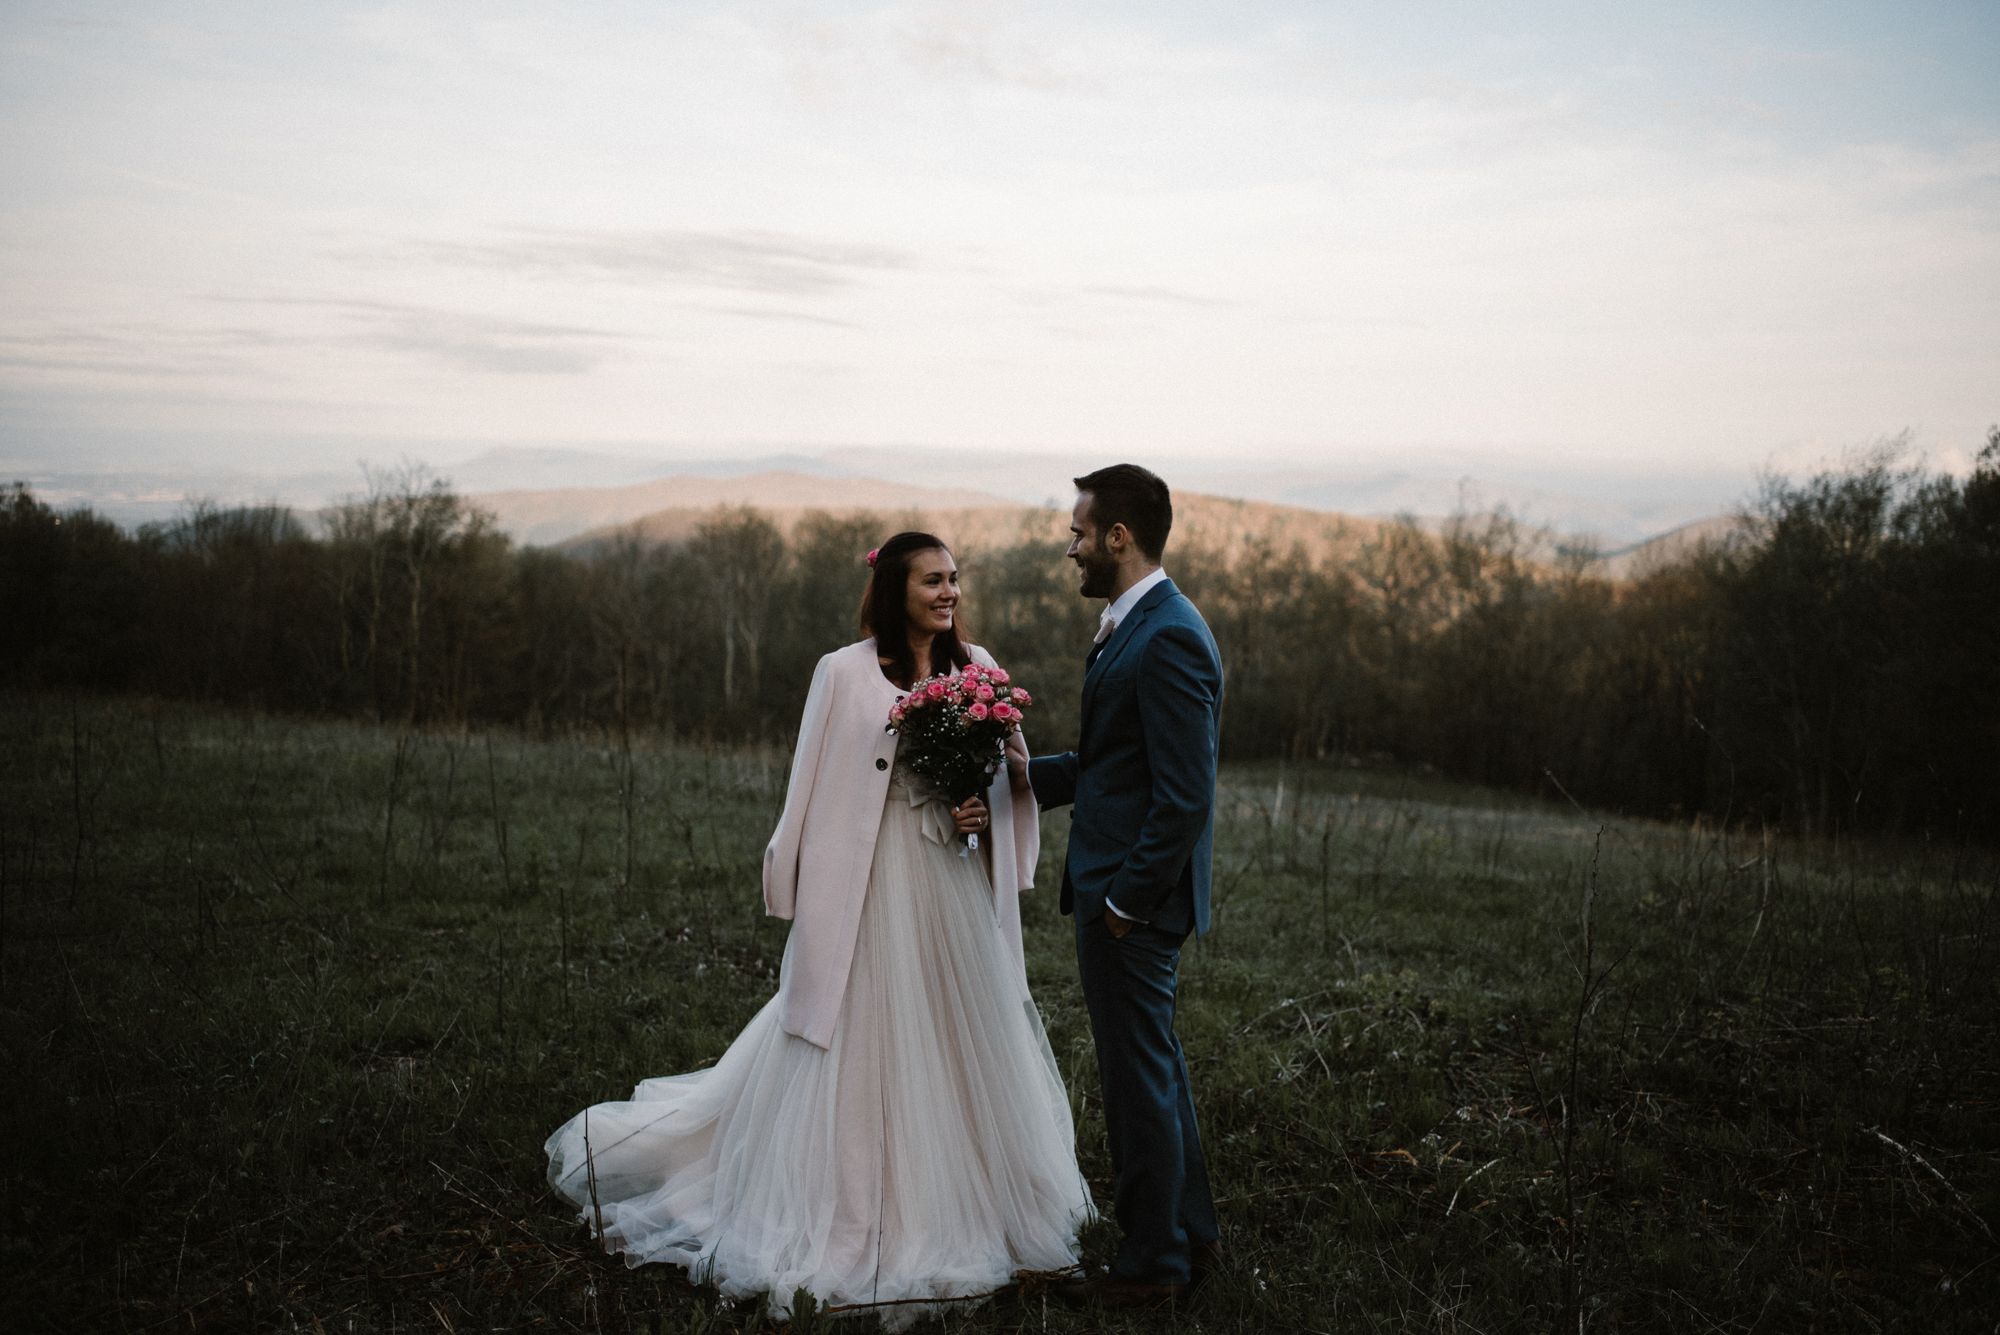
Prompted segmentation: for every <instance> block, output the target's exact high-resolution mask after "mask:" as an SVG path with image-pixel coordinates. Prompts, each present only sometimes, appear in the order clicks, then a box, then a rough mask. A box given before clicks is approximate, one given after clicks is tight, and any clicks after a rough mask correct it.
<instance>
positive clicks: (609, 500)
mask: <svg viewBox="0 0 2000 1335" xmlns="http://www.w3.org/2000/svg"><path fill="white" fill-rule="evenodd" d="M467 499H469V500H471V501H472V503H473V504H475V505H478V506H480V507H481V508H482V509H485V510H489V511H491V512H492V513H493V514H494V516H495V517H496V518H497V519H498V520H499V526H500V528H501V530H502V531H503V532H505V533H507V534H508V535H509V536H511V537H512V538H513V539H514V540H515V541H516V542H519V543H523V544H527V545H530V546H542V547H546V546H553V545H555V544H557V543H561V542H564V541H565V540H567V539H570V538H575V537H577V536H578V535H579V534H584V533H589V532H591V531H592V530H598V529H606V528H615V527H618V526H621V525H627V524H631V523H633V522H634V521H650V520H651V519H653V518H654V517H655V516H659V515H663V514H669V513H673V512H688V513H691V514H702V513H706V512H708V511H711V510H713V509H715V508H716V507H717V506H722V505H754V506H756V507H757V508H758V509H760V510H766V511H771V512H774V513H784V512H796V513H798V514H803V513H804V512H805V511H806V510H809V509H810V510H838V511H852V510H880V511H885V512H886V511H902V510H910V509H918V510H923V511H926V512H930V511H936V510H969V511H978V510H988V509H1001V510H1009V511H1012V510H1018V509H1020V503H1019V502H1018V501H1011V500H1009V499H1007V498H1006V497H1004V496H995V495H993V494H992V493H990V492H984V491H973V490H970V489H966V488H948V487H919V486H912V485H910V484H908V483H902V482H885V481H882V480H880V479H877V478H865V477H815V476H812V475H810V474H806V473H797V472H790V471H782V470H781V471H773V472H765V473H752V474H749V475H747V476H744V477H730V478H715V477H690V476H685V475H683V476H676V477H664V478H658V479H656V480H654V481H651V482H640V483H636V484H633V485H631V486H623V487H571V488H564V489H560V490H555V491H490V492H485V493H482V494H476V495H473V496H471V497H468V498H467ZM692 529H693V524H692V522H690V523H689V524H688V525H687V530H688V531H692ZM680 531H681V530H679V529H677V528H676V527H675V525H674V523H673V521H663V527H662V528H661V533H660V537H659V538H655V539H653V540H655V541H658V540H666V539H670V538H672V537H675V536H679V534H680ZM648 536H649V537H650V536H651V534H650V530H649V533H648Z"/></svg>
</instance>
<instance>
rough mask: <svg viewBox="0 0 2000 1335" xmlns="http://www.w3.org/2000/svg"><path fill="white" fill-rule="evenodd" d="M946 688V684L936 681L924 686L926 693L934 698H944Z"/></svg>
mask: <svg viewBox="0 0 2000 1335" xmlns="http://www.w3.org/2000/svg"><path fill="white" fill-rule="evenodd" d="M945 689H946V688H945V684H944V683H943V682H941V681H934V682H932V683H931V684H930V685H929V686H926V687H925V688H924V694H925V695H928V696H929V697H930V698H931V699H933V700H942V699H944V693H945Z"/></svg>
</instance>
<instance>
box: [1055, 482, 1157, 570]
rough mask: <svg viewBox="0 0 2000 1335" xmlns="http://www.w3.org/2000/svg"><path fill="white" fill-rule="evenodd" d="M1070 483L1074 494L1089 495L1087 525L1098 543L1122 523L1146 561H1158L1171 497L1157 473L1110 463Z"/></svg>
mask: <svg viewBox="0 0 2000 1335" xmlns="http://www.w3.org/2000/svg"><path fill="white" fill-rule="evenodd" d="M1070 480H1071V481H1072V482H1074V483H1076V489H1077V490H1078V491H1083V492H1088V493H1090V522H1091V523H1092V524H1095V525H1096V526H1097V540H1098V542H1099V543H1102V542H1103V541H1104V535H1105V534H1106V533H1109V532H1110V531H1111V526H1112V525H1113V524H1123V525H1124V526H1125V531H1126V532H1128V533H1130V534H1131V535H1132V539H1133V541H1135V542H1137V543H1138V544H1139V550H1140V551H1142V552H1144V553H1145V554H1146V559H1147V560H1149V561H1157V560H1159V559H1160V553H1161V552H1163V551H1165V550H1166V549H1167V534H1168V533H1169V532H1170V531H1172V529H1173V526H1174V498H1173V496H1172V494H1171V493H1169V492H1168V491H1167V484H1166V483H1165V482H1163V481H1161V480H1160V477H1159V475H1158V474H1157V473H1154V472H1152V471H1150V470H1148V469H1144V468H1141V467H1139V465H1137V464H1113V465H1111V466H1110V467H1109V468H1100V469H1098V470H1097V471H1096V472H1095V473H1085V474H1084V475H1083V476H1082V477H1079V478H1072V479H1070Z"/></svg>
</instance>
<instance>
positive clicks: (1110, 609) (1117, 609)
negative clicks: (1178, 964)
mask: <svg viewBox="0 0 2000 1335" xmlns="http://www.w3.org/2000/svg"><path fill="white" fill-rule="evenodd" d="M1166 577H1167V572H1166V571H1165V570H1163V569H1162V568H1160V567H1159V566H1154V567H1153V573H1152V574H1150V575H1147V576H1146V577H1145V578H1144V579H1142V580H1140V581H1139V582H1138V583H1137V584H1134V585H1133V586H1132V587H1131V588H1129V589H1127V590H1125V592H1123V593H1121V594H1119V595H1118V596H1117V597H1116V598H1114V599H1112V600H1111V603H1110V604H1109V605H1108V606H1107V607H1106V608H1105V609H1104V610H1103V611H1102V612H1100V613H1098V616H1097V638H1096V639H1095V640H1092V641H1091V643H1092V644H1103V643H1104V642H1105V641H1106V640H1108V639H1110V638H1111V633H1112V632H1113V631H1115V630H1117V629H1118V623H1119V622H1121V621H1123V620H1124V619H1125V618H1126V617H1127V616H1130V615H1131V613H1132V609H1133V608H1135V607H1137V606H1138V605H1139V600H1140V599H1141V598H1144V597H1145V596H1146V595H1147V594H1148V593H1150V592H1151V591H1152V588H1153V586H1154V585H1155V584H1158V583H1159V582H1160V581H1161V580H1163V579H1165V578H1166ZM1104 907H1105V908H1108V909H1110V910H1111V911H1112V912H1113V913H1115V914H1117V915H1118V916H1119V917H1121V918H1123V919H1125V921H1127V922H1145V921H1146V919H1144V918H1136V917H1134V916H1132V915H1131V914H1129V913H1127V912H1126V911H1125V910H1124V909H1121V908H1119V907H1118V906H1117V905H1116V904H1114V903H1112V902H1111V901H1110V900H1108V899H1107V900H1105V901H1104Z"/></svg>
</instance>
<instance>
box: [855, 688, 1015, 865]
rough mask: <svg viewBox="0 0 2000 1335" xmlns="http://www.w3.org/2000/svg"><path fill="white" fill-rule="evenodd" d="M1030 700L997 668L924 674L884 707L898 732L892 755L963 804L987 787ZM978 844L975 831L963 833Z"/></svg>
mask: <svg viewBox="0 0 2000 1335" xmlns="http://www.w3.org/2000/svg"><path fill="white" fill-rule="evenodd" d="M1033 703H1034V699H1033V697H1031V696H1030V695H1029V694H1028V693H1027V692H1026V691H1024V690H1022V689H1021V688H1020V687H1018V686H1014V685H1011V684H1009V682H1008V680H1007V673H1006V671H1005V670H1004V669H1002V668H989V667H982V666H980V665H979V664H977V663H969V664H967V665H966V666H965V667H963V668H960V669H959V670H958V671H957V672H953V673H945V674H941V675H939V676H935V677H926V678H924V679H923V680H922V681H920V682H918V683H917V684H916V685H915V686H912V687H911V688H910V693H909V694H908V695H906V696H904V697H903V698H902V699H900V700H898V701H897V702H896V704H895V706H894V707H893V708H891V709H890V710H889V727H888V731H890V732H893V733H895V734H896V735H897V736H899V737H901V738H902V739H903V740H902V745H901V746H900V747H899V748H898V749H897V759H898V760H900V761H902V762H904V763H906V764H908V765H909V767H910V768H911V769H912V770H913V771H915V772H916V773H917V774H918V775H919V776H920V777H922V778H924V779H927V780H929V782H930V784H931V786H932V787H934V788H936V789H937V790H938V791H939V792H940V793H942V794H944V796H945V797H946V798H947V799H949V800H950V802H951V804H952V805H953V806H954V807H957V806H963V805H964V804H965V801H966V799H967V798H971V797H977V796H978V795H979V794H980V793H983V792H985V791H986V786H987V785H988V784H989V783H991V782H992V780H993V776H994V775H995V774H997V773H999V772H1000V767H1001V766H1002V765H1005V764H1006V763H1007V751H1006V746H1007V734H1008V733H1010V732H1012V731H1013V730H1014V728H1015V726H1016V725H1017V724H1019V723H1020V721H1021V711H1022V710H1023V709H1025V708H1027V707H1028V706H1029V705H1031V704H1033ZM966 844H967V846H968V847H970V848H977V847H979V836H978V835H976V834H975V835H970V836H968V837H967V839H966Z"/></svg>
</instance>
